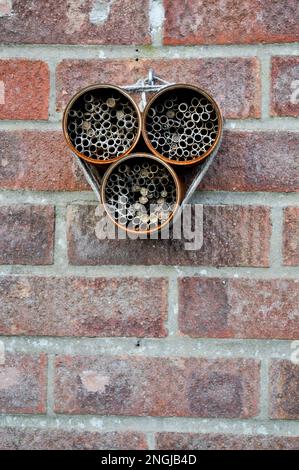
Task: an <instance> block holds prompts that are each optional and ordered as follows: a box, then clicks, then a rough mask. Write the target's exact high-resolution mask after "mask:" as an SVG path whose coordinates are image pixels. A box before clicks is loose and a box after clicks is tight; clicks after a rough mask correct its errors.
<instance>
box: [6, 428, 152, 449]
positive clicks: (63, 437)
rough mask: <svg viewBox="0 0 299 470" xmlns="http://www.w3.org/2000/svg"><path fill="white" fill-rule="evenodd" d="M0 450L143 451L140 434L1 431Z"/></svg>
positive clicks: (22, 429) (20, 429) (14, 429)
mask: <svg viewBox="0 0 299 470" xmlns="http://www.w3.org/2000/svg"><path fill="white" fill-rule="evenodd" d="M0 449H1V450H142V449H147V444H146V439H145V436H144V434H142V433H139V432H132V431H127V432H103V433H101V432H97V431H77V430H75V429H73V430H71V431H67V430H63V429H37V428H36V429H32V428H25V429H24V428H0Z"/></svg>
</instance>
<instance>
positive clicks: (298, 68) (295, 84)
mask: <svg viewBox="0 0 299 470" xmlns="http://www.w3.org/2000/svg"><path fill="white" fill-rule="evenodd" d="M271 79H272V85H271V115H272V116H295V117H296V116H299V56H291V57H273V58H272V69H271Z"/></svg>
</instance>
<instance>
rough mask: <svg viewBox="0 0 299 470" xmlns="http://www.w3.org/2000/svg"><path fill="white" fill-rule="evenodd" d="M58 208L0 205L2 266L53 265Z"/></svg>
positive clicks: (0, 259) (0, 254)
mask: <svg viewBox="0 0 299 470" xmlns="http://www.w3.org/2000/svg"><path fill="white" fill-rule="evenodd" d="M54 219H55V215H54V208H53V206H38V205H30V204H15V205H10V206H8V205H7V206H0V220H1V225H0V264H34V265H38V264H52V263H53V245H54Z"/></svg>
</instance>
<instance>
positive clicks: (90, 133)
mask: <svg viewBox="0 0 299 470" xmlns="http://www.w3.org/2000/svg"><path fill="white" fill-rule="evenodd" d="M67 129H68V134H69V138H70V140H71V142H72V144H73V145H74V147H75V148H76V150H77V151H78V152H79V153H80V154H82V155H84V156H85V157H88V158H91V159H94V160H103V161H105V160H108V161H109V160H113V159H115V158H117V157H119V156H121V155H123V154H125V153H126V152H128V151H129V149H130V148H131V147H132V145H133V143H134V141H135V140H136V136H137V134H138V130H139V120H138V116H137V113H136V110H135V109H134V106H133V105H132V103H131V102H130V100H129V99H128V98H127V97H126V96H125V95H122V94H121V93H120V92H118V91H117V90H109V89H107V90H100V89H98V90H92V91H88V92H86V93H85V94H84V95H83V96H81V97H80V99H79V100H77V101H76V102H75V103H74V105H73V107H72V108H71V109H70V111H69V113H68V123H67Z"/></svg>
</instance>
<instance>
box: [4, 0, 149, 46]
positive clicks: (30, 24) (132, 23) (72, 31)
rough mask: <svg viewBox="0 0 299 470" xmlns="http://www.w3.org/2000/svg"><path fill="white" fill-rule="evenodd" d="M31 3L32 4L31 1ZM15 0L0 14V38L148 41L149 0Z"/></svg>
mask: <svg viewBox="0 0 299 470" xmlns="http://www.w3.org/2000/svg"><path fill="white" fill-rule="evenodd" d="M28 3H29V4H28ZM27 4H28V5H26V7H24V2H23V0H14V2H13V10H12V11H11V13H10V14H9V15H6V16H4V17H3V18H1V16H0V42H3V43H28V44H149V43H150V32H149V18H148V0H113V1H112V2H111V1H109V0H69V1H68V2H57V1H56V0H48V1H47V2H41V1H40V0H30V1H29V2H27Z"/></svg>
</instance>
